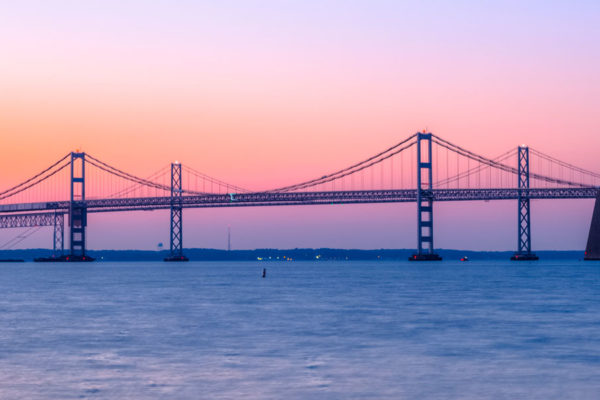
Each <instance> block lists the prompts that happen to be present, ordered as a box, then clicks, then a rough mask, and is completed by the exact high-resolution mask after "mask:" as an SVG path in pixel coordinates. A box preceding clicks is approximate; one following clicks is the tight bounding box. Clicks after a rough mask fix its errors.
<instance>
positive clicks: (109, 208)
mask: <svg viewBox="0 0 600 400" xmlns="http://www.w3.org/2000/svg"><path fill="white" fill-rule="evenodd" d="M598 191H599V189H598V188H595V187H589V188H540V189H535V188H534V189H526V190H522V192H523V193H524V194H526V195H527V196H528V197H529V198H530V199H594V198H596V196H597V195H598ZM426 193H428V194H430V195H431V196H432V198H433V200H434V201H436V202H438V201H477V200H486V201H487V200H516V199H518V197H519V189H434V190H432V191H430V192H426ZM416 199H417V191H416V190H415V189H405V190H360V191H331V192H296V193H294V192H290V193H281V192H279V193H269V192H257V193H240V194H209V195H197V196H182V197H181V206H182V207H183V208H212V207H257V206H277V205H319V204H368V203H403V202H414V201H416ZM85 203H86V205H87V210H88V212H92V213H93V212H115V211H136V210H146V211H150V210H160V209H168V208H170V207H171V197H142V198H129V199H87V200H86V201H85ZM68 209H69V202H68V201H61V202H41V203H23V204H5V205H0V213H24V212H43V211H49V210H52V211H54V210H57V211H63V212H67V211H68Z"/></svg>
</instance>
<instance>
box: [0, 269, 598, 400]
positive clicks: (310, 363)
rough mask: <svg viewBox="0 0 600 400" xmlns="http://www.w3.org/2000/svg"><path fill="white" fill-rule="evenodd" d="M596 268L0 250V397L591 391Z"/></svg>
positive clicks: (579, 394)
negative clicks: (137, 257) (89, 257)
mask: <svg viewBox="0 0 600 400" xmlns="http://www.w3.org/2000/svg"><path fill="white" fill-rule="evenodd" d="M465 264H468V265H465ZM264 267H266V268H267V269H268V274H267V277H266V278H265V279H263V278H262V277H261V274H262V269H263V268H264ZM599 284H600V263H594V262H591V263H584V262H572V263H564V262H538V263H533V264H530V263H509V262H506V263H502V262H485V263H478V262H476V261H472V262H470V263H452V262H442V263H433V264H428V263H425V264H412V263H408V262H373V263H369V262H340V263H337V262H315V263H311V262H289V263H251V262H245V263H244V262H241V263H225V262H222V263H208V262H206V263H194V262H190V263H187V264H185V265H173V264H163V263H108V262H105V263H94V264H92V265H89V264H86V265H60V264H57V265H44V264H32V263H26V264H2V265H0V293H1V296H0V398H2V399H24V398H29V399H80V398H91V399H99V398H106V399H116V398H165V399H167V398H169V399H171V398H178V399H180V398H181V399H186V398H189V399H240V398H247V399H282V398H285V399H365V398H377V399H399V398H409V399H413V398H422V399H437V398H439V399H468V398H506V399H513V398H526V399H548V398H571V399H596V398H598V393H600V285H599Z"/></svg>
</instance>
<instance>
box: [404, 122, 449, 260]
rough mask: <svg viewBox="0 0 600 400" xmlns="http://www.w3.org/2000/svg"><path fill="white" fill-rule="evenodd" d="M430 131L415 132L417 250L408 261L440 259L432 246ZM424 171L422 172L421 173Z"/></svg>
mask: <svg viewBox="0 0 600 400" xmlns="http://www.w3.org/2000/svg"><path fill="white" fill-rule="evenodd" d="M423 147H425V148H424V149H423ZM432 164H433V158H432V157H431V133H426V132H423V133H421V132H418V133H417V245H418V248H417V252H416V253H415V254H413V255H412V256H411V257H409V258H408V259H409V261H440V260H441V259H442V258H441V257H440V256H439V255H437V254H436V253H435V251H434V248H433V191H432V190H433V168H432ZM423 172H424V173H423Z"/></svg>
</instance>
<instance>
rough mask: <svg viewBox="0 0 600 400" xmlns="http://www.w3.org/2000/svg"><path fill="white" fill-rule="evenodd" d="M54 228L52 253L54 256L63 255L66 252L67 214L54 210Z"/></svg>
mask: <svg viewBox="0 0 600 400" xmlns="http://www.w3.org/2000/svg"><path fill="white" fill-rule="evenodd" d="M53 228H54V229H53V242H54V245H53V249H52V254H53V255H54V257H62V256H63V255H64V253H65V215H64V214H63V213H62V212H61V213H59V212H57V211H55V212H54V226H53Z"/></svg>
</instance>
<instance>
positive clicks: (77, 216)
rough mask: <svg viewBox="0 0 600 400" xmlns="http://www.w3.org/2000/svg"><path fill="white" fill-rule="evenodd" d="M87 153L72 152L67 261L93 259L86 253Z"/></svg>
mask: <svg viewBox="0 0 600 400" xmlns="http://www.w3.org/2000/svg"><path fill="white" fill-rule="evenodd" d="M86 226H87V206H86V204H85V153H71V201H70V204H69V240H70V241H69V246H70V253H69V256H68V257H66V259H65V260H66V261H93V258H91V257H88V256H86V254H85V228H86Z"/></svg>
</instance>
